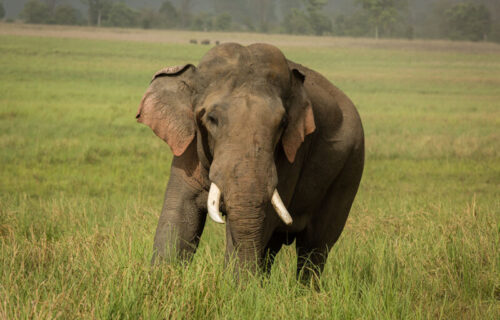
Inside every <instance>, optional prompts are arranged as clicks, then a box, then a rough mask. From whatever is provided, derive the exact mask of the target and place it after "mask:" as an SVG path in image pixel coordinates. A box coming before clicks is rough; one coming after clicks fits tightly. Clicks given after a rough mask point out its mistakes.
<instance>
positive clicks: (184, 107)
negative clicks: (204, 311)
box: [136, 44, 315, 268]
mask: <svg viewBox="0 0 500 320" xmlns="http://www.w3.org/2000/svg"><path fill="white" fill-rule="evenodd" d="M303 82H304V75H303V74H301V73H300V72H299V71H298V70H296V69H293V68H290V67H289V64H288V62H287V60H286V58H285V57H284V56H283V54H282V53H281V51H279V50H278V49H277V48H275V47H273V46H270V45H265V44H254V45H250V46H247V47H244V46H241V45H238V44H223V45H220V46H217V47H215V48H213V49H211V50H210V51H209V52H208V53H206V55H205V56H204V57H203V58H202V60H201V62H200V63H199V65H198V67H195V66H193V65H190V64H188V65H184V66H179V67H170V68H166V69H163V70H160V71H159V72H158V73H156V74H155V76H154V77H153V81H152V83H151V85H150V87H149V89H148V90H147V92H146V93H145V95H144V97H143V99H142V102H141V105H140V108H139V111H138V113H137V116H136V117H137V119H138V121H139V122H142V123H144V124H146V125H148V126H150V127H151V128H152V129H153V131H154V132H155V133H156V135H158V136H159V137H160V138H161V139H163V140H164V141H165V142H167V144H168V145H169V146H170V148H171V149H172V152H173V154H174V155H175V156H180V155H182V154H183V153H184V152H185V151H186V149H188V146H189V145H191V144H192V143H193V144H196V145H195V146H196V150H197V155H198V161H199V162H200V166H201V167H203V168H205V171H204V172H206V177H204V179H203V180H205V181H209V182H210V183H209V185H210V191H209V196H208V204H207V209H208V213H209V216H210V217H211V218H212V219H213V220H214V221H216V222H219V223H223V222H224V220H222V218H221V216H220V213H219V200H220V198H221V195H222V198H223V202H224V207H225V213H226V215H227V223H228V228H227V232H228V233H229V234H228V235H227V236H228V238H229V239H231V242H232V246H229V245H228V248H227V250H228V251H233V250H234V249H236V250H237V251H236V252H237V253H236V257H237V260H238V261H239V264H240V265H241V264H244V265H248V266H249V267H250V268H252V265H253V266H256V265H259V263H261V261H260V259H261V257H262V256H263V248H264V246H265V243H263V241H264V239H263V231H264V228H265V226H264V220H265V215H266V212H269V211H270V210H268V209H269V208H270V206H271V204H272V205H273V206H274V208H275V209H276V211H277V212H278V214H279V216H280V217H281V219H282V220H283V222H284V223H285V224H291V223H292V217H291V216H290V214H289V213H288V212H287V210H286V208H285V206H284V205H283V203H282V202H281V200H280V197H279V194H278V192H277V184H278V174H277V168H276V157H277V154H278V153H279V154H282V155H283V154H284V155H285V157H286V159H287V161H289V162H290V163H293V162H294V160H295V156H296V154H297V151H298V149H299V148H300V146H301V144H302V142H303V141H304V138H305V136H306V135H308V134H310V133H312V132H313V131H314V130H315V123H314V117H313V112H312V106H311V103H310V101H309V99H308V97H307V95H306V92H305V89H304V86H303ZM205 188H206V189H209V186H208V185H207V186H205ZM227 253H229V254H233V252H227ZM256 260H257V261H256ZM255 262H257V264H256V263H255Z"/></svg>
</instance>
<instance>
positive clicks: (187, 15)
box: [179, 0, 192, 28]
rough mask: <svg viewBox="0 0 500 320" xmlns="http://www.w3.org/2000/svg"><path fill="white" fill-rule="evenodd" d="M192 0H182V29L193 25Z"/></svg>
mask: <svg viewBox="0 0 500 320" xmlns="http://www.w3.org/2000/svg"><path fill="white" fill-rule="evenodd" d="M191 6H192V1H191V0H182V2H181V10H180V15H179V16H180V23H181V27H182V28H187V27H188V26H189V24H190V23H191Z"/></svg>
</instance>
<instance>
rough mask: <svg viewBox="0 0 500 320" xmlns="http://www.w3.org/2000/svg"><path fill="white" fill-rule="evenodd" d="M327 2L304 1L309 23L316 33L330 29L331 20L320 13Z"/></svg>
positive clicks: (324, 0)
mask: <svg viewBox="0 0 500 320" xmlns="http://www.w3.org/2000/svg"><path fill="white" fill-rule="evenodd" d="M327 2H328V1H327V0H307V1H306V8H307V13H308V19H309V24H310V25H311V28H312V29H313V30H314V33H315V34H316V35H322V34H324V33H326V32H331V31H332V21H331V20H330V18H328V17H327V16H326V15H324V14H323V13H322V12H323V8H324V6H325V5H326V4H327Z"/></svg>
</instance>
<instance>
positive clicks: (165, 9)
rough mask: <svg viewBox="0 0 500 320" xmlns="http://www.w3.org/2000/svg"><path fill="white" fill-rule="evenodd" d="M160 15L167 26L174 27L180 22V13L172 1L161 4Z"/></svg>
mask: <svg viewBox="0 0 500 320" xmlns="http://www.w3.org/2000/svg"><path fill="white" fill-rule="evenodd" d="M159 12H160V15H161V16H162V19H163V23H164V25H165V27H167V28H173V27H175V26H177V25H178V24H179V13H178V12H177V9H176V8H175V6H174V5H173V4H172V2H170V1H164V2H163V3H162V4H161V6H160V10H159Z"/></svg>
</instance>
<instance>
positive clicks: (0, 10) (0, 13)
mask: <svg viewBox="0 0 500 320" xmlns="http://www.w3.org/2000/svg"><path fill="white" fill-rule="evenodd" d="M4 17H5V9H4V7H3V2H2V1H0V19H3V18H4Z"/></svg>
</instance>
